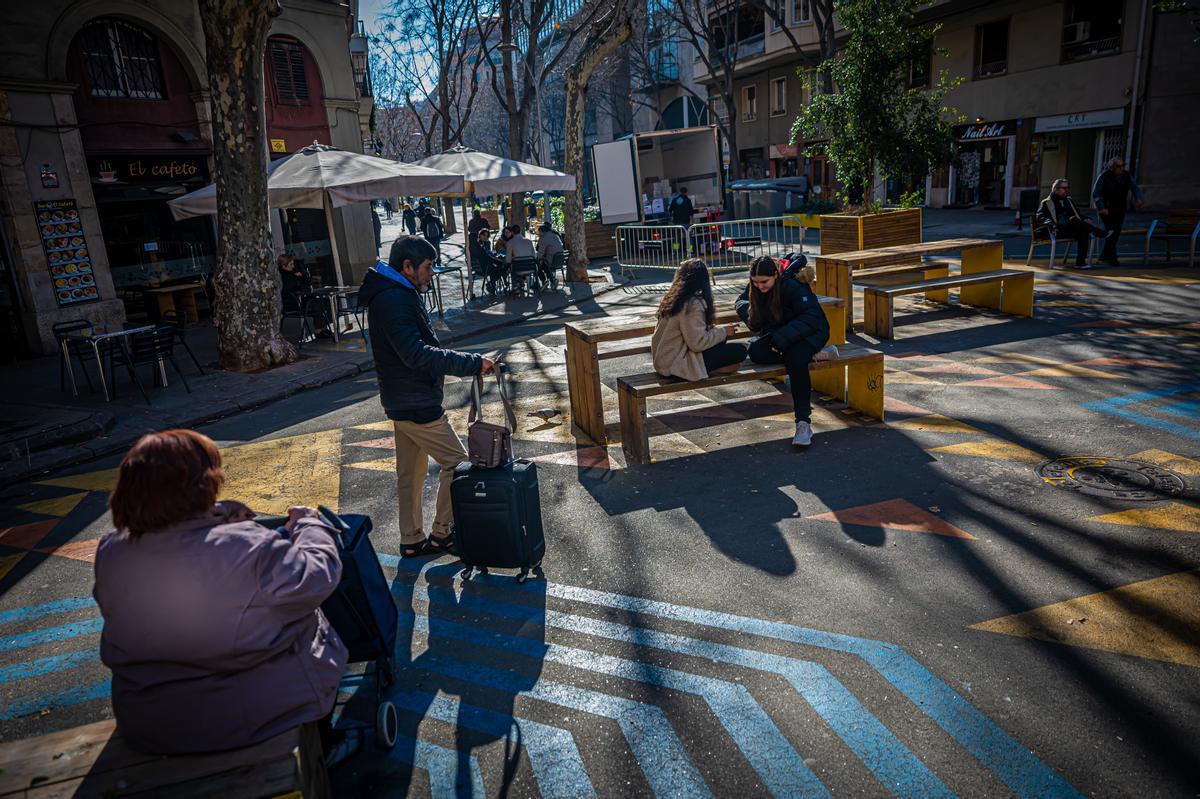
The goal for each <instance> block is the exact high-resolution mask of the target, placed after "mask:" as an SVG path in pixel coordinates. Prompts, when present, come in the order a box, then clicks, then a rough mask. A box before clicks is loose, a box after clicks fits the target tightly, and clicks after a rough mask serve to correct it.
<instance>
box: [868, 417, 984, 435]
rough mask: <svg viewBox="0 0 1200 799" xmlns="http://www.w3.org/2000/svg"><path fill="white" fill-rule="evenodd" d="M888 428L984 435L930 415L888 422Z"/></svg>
mask: <svg viewBox="0 0 1200 799" xmlns="http://www.w3.org/2000/svg"><path fill="white" fill-rule="evenodd" d="M888 427H894V428H896V429H898V430H920V431H922V432H931V433H970V434H971V435H976V436H979V435H986V433H984V432H983V431H982V430H979V429H978V428H975V427H971V425H969V424H967V423H966V422H960V421H959V420H957V419H951V418H950V417H949V416H942V415H941V414H940V413H931V414H929V415H928V416H918V417H916V418H915V419H904V420H902V421H899V422H888Z"/></svg>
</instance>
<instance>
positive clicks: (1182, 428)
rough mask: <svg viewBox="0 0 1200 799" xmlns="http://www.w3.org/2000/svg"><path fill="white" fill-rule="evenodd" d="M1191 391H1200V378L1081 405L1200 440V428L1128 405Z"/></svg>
mask: <svg viewBox="0 0 1200 799" xmlns="http://www.w3.org/2000/svg"><path fill="white" fill-rule="evenodd" d="M1190 391H1200V380H1195V381H1193V382H1190V383H1181V384H1179V385H1174V386H1163V387H1162V388H1155V389H1151V390H1149V391H1139V392H1137V393H1136V394H1126V395H1125V396H1123V397H1110V398H1108V399H1103V400H1096V401H1095V402H1085V403H1083V405H1082V406H1081V407H1084V408H1087V409H1088V410H1092V411H1099V412H1100V413H1106V414H1108V415H1110V416H1120V417H1122V418H1124V419H1129V420H1130V421H1133V422H1137V423H1138V424H1142V425H1146V426H1147V427H1155V428H1158V429H1159V430H1165V431H1167V432H1168V433H1173V434H1174V435H1177V436H1183V437H1184V438H1190V439H1193V440H1196V441H1200V430H1196V429H1195V428H1193V427H1188V426H1186V425H1182V424H1179V423H1178V422H1173V421H1171V420H1170V419H1159V418H1158V417H1155V416H1148V415H1147V414H1145V413H1138V412H1137V411H1132V410H1129V408H1128V407H1127V406H1129V405H1136V404H1137V403H1139V402H1147V401H1149V400H1155V399H1161V398H1162V397H1170V396H1173V395H1175V394H1186V393H1188V392H1190Z"/></svg>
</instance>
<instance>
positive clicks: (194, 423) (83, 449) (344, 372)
mask: <svg viewBox="0 0 1200 799" xmlns="http://www.w3.org/2000/svg"><path fill="white" fill-rule="evenodd" d="M625 282H627V281H616V280H614V281H613V282H611V283H610V284H609V285H607V286H605V287H604V288H603V289H602V290H599V291H594V292H593V293H592V294H591V295H589V296H588V297H580V298H579V299H573V300H571V301H570V302H567V303H565V304H564V305H563V306H562V307H560V308H557V309H555V310H554V311H547V312H544V313H541V314H537V315H535V316H524V317H519V318H516V319H505V320H503V321H498V322H496V323H495V324H491V325H487V326H484V327H480V328H478V329H476V330H470V331H464V332H462V333H460V334H458V335H452V334H448V335H447V336H445V338H443V339H442V342H443V344H446V345H449V344H454V343H456V342H459V341H463V340H464V339H468V338H475V337H476V336H481V335H485V334H487V333H490V332H493V331H495V330H499V329H501V328H504V327H511V326H512V325H516V324H520V323H522V322H527V321H529V320H531V319H537V318H538V317H539V316H543V315H545V313H557V312H558V311H562V310H564V309H566V308H571V307H574V306H575V305H577V304H578V303H580V302H583V301H584V300H592V299H595V298H596V297H599V296H601V295H603V294H607V293H609V292H610V291H616V290H617V289H619V288H621V287H622V286H623V285H625ZM373 371H375V360H374V359H373V358H371V357H370V356H367V357H366V358H364V359H362V360H358V361H350V362H345V363H341V364H337V365H334V366H329V367H326V368H324V369H319V370H317V371H315V372H312V373H310V374H306V375H300V376H297V377H295V378H292V379H289V380H287V381H286V382H285V383H283V385H282V386H279V387H275V388H272V389H270V390H266V391H263V392H262V393H261V394H259V395H254V394H251V395H249V396H242V397H239V398H237V399H236V400H233V401H231V402H230V404H228V405H225V406H222V407H220V408H216V409H211V410H208V411H206V412H203V413H199V414H197V415H196V416H193V417H187V418H183V419H179V420H177V421H173V422H172V424H174V426H176V427H199V426H200V425H204V424H209V423H211V422H216V421H219V420H221V419H227V418H229V417H231V416H236V415H237V414H239V413H245V412H246V411H251V410H255V409H257V408H261V407H263V406H264V405H269V404H271V403H273V402H278V401H279V400H282V399H287V398H288V397H291V396H293V395H295V394H299V393H301V392H303V391H306V390H309V389H314V388H320V387H321V386H327V385H329V384H331V383H336V382H338V381H340V380H345V379H346V378H348V377H354V376H355V375H360V374H365V373H367V372H373ZM140 436H141V433H138V434H137V435H130V436H124V437H122V438H119V439H112V440H105V439H103V438H101V437H96V438H92V439H88V440H86V441H81V442H79V443H77V444H72V445H70V446H69V447H68V446H63V447H54V448H51V449H47V450H43V451H42V452H39V453H33V455H32V456H31V457H30V458H29V459H28V460H18V461H9V462H7V463H2V464H0V488H6V487H8V486H11V485H13V484H15V483H20V482H23V481H25V480H28V479H29V478H31V477H36V476H39V475H43V474H47V473H49V472H52V471H55V470H58V469H63V468H66V467H68V466H74V465H76V464H80V463H86V462H87V461H91V460H96V459H97V458H102V457H105V456H107V455H112V454H113V453H115V452H121V451H122V450H125V449H128V448H129V446H130V445H132V444H133V442H134V441H136V440H137V439H138V438H139V437H140ZM64 450H65V451H64ZM11 464H19V465H21V467H22V468H12V469H10V468H6V467H7V466H9V465H11Z"/></svg>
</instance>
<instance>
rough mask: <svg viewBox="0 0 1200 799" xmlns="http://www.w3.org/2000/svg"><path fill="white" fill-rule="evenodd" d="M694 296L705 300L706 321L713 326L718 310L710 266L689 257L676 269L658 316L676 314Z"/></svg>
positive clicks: (663, 317)
mask: <svg viewBox="0 0 1200 799" xmlns="http://www.w3.org/2000/svg"><path fill="white" fill-rule="evenodd" d="M693 297H699V298H700V299H701V300H703V301H704V321H705V323H706V324H708V326H709V327H712V325H713V324H714V323H715V322H716V319H717V311H716V309H715V308H714V307H713V296H712V281H711V280H710V279H709V277H708V266H707V265H706V264H705V263H704V261H701V260H700V259H699V258H688V259H687V260H686V261H684V262H683V263H681V264H680V265H679V268H678V269H677V270H675V279H674V280H673V281H671V287H670V288H668V289H667V293H666V294H664V295H663V298H662V302H660V303H659V304H658V318H659V319H666V318H667V317H668V316H674V315H675V314H677V313H679V312H680V311H682V310H683V307H684V306H685V305H687V303H688V300H690V299H692V298H693Z"/></svg>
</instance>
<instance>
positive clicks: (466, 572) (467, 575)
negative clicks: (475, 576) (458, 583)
mask: <svg viewBox="0 0 1200 799" xmlns="http://www.w3.org/2000/svg"><path fill="white" fill-rule="evenodd" d="M473 569H474V567H473V566H466V567H464V568H463V570H462V571H460V572H459V573H458V576H459V577H461V578H462V579H463V582H466V581H467V580H470V579H471V572H472V570H473Z"/></svg>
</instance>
